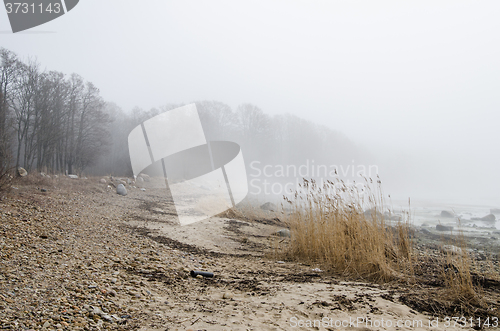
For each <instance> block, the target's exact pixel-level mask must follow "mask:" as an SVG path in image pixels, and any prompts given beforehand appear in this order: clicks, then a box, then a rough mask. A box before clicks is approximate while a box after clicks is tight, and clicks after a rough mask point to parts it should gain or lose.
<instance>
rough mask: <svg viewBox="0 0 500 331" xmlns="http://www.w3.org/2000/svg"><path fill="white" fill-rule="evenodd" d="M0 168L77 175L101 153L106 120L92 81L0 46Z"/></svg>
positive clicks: (105, 140)
mask: <svg viewBox="0 0 500 331" xmlns="http://www.w3.org/2000/svg"><path fill="white" fill-rule="evenodd" d="M0 59H1V63H0V75H1V77H0V90H1V91H0V107H1V108H0V137H1V139H2V146H3V148H2V149H1V150H2V152H1V153H2V154H1V155H0V156H1V163H2V166H4V167H5V166H6V164H7V163H8V160H9V158H8V156H10V158H11V160H12V163H13V164H14V165H15V167H16V168H17V167H24V168H26V169H28V170H31V169H36V170H37V171H49V172H63V173H64V172H68V173H75V172H78V171H82V170H83V169H85V168H86V167H88V166H89V165H91V164H93V163H95V162H96V161H97V160H98V158H99V157H100V155H101V154H102V153H103V151H104V150H105V147H106V145H107V142H108V137H109V130H108V127H109V124H110V117H109V115H108V114H107V113H106V111H105V102H104V100H103V99H102V97H101V96H100V94H99V89H97V88H96V87H95V86H94V85H93V84H92V83H90V82H86V81H84V79H83V78H82V77H80V76H79V75H77V74H72V75H70V76H67V75H65V74H63V73H61V72H57V71H43V70H41V69H40V64H39V63H38V62H36V61H34V60H28V61H22V60H20V59H19V58H18V56H17V55H16V54H14V53H13V52H11V51H9V50H7V49H4V48H0Z"/></svg>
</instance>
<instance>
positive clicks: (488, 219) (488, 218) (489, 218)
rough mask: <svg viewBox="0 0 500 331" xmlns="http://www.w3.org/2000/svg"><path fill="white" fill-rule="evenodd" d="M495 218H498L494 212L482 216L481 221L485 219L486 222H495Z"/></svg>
mask: <svg viewBox="0 0 500 331" xmlns="http://www.w3.org/2000/svg"><path fill="white" fill-rule="evenodd" d="M495 220H496V217H495V215H493V214H489V215H486V216H484V217H481V221H485V222H495Z"/></svg>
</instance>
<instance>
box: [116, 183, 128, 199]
mask: <svg viewBox="0 0 500 331" xmlns="http://www.w3.org/2000/svg"><path fill="white" fill-rule="evenodd" d="M116 193H118V194H119V195H123V196H126V195H127V193H128V192H127V189H126V188H125V186H124V185H123V184H120V185H118V186H117V187H116Z"/></svg>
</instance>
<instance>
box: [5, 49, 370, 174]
mask: <svg viewBox="0 0 500 331" xmlns="http://www.w3.org/2000/svg"><path fill="white" fill-rule="evenodd" d="M0 60H1V61H0V75H1V76H0V166H1V167H2V169H4V170H5V169H6V168H8V167H9V166H10V167H16V168H17V167H24V168H25V169H27V170H28V171H30V170H36V171H39V172H47V173H69V174H73V173H75V174H81V173H82V172H85V173H87V174H91V175H116V176H130V175H132V169H131V165H130V159H129V154H128V145H127V144H128V140H127V138H128V134H129V133H130V131H131V130H132V129H133V128H134V127H136V126H137V125H139V124H140V123H142V122H143V121H145V120H147V119H149V118H151V117H153V116H156V115H158V114H160V113H162V112H165V111H168V110H170V109H174V108H176V107H179V106H182V104H168V105H164V106H161V107H158V108H152V109H149V110H143V109H141V108H138V107H136V108H134V109H132V110H131V111H128V112H127V111H124V110H123V109H121V108H120V107H119V106H117V105H116V104H114V103H112V102H105V101H104V100H103V98H102V97H101V96H100V93H99V89H98V88H97V87H96V86H94V85H93V84H92V83H91V82H87V81H85V80H84V79H83V78H82V77H81V76H79V75H77V74H71V75H66V74H64V73H61V72H57V71H44V70H41V69H40V64H39V63H38V62H37V61H35V60H27V61H22V60H21V59H19V57H18V56H17V55H16V54H14V53H13V52H11V51H9V50H7V49H4V48H0ZM196 104H197V108H198V111H199V114H200V118H201V121H202V125H203V128H204V131H205V134H206V137H207V139H208V140H229V141H234V142H237V143H238V144H239V145H240V146H241V148H242V150H243V155H244V159H245V163H246V164H247V166H248V165H249V164H250V163H251V162H252V161H254V160H258V161H260V162H262V163H263V164H296V165H298V164H303V163H304V162H305V161H306V160H314V161H315V162H316V163H317V164H319V163H321V164H332V163H334V164H340V163H345V164H347V163H350V162H351V160H352V159H356V160H358V161H360V160H361V159H362V158H363V157H364V156H365V154H366V153H364V152H363V151H362V150H361V149H360V148H358V147H357V146H356V145H355V144H354V143H352V142H351V141H350V140H349V139H347V138H346V136H344V135H343V134H341V133H339V132H336V131H334V130H331V129H330V128H328V127H326V126H323V125H317V124H314V123H312V122H310V121H307V120H304V119H301V118H299V117H297V116H294V115H290V114H284V115H275V116H271V115H268V114H266V113H264V112H263V111H262V110H261V109H260V108H258V107H257V106H255V105H252V104H249V103H245V104H241V105H239V106H238V107H237V108H236V109H232V108H231V107H230V106H228V105H226V104H224V103H222V102H218V101H199V102H196ZM0 173H3V172H0Z"/></svg>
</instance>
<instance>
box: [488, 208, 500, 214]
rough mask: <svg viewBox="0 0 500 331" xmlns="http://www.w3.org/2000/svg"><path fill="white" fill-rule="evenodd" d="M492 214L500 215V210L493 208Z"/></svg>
mask: <svg viewBox="0 0 500 331" xmlns="http://www.w3.org/2000/svg"><path fill="white" fill-rule="evenodd" d="M490 214H500V208H492V209H490Z"/></svg>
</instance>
